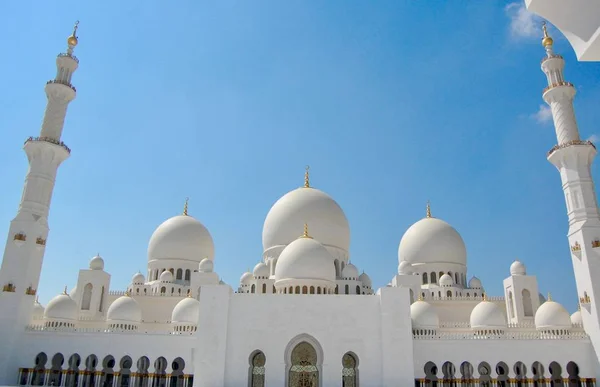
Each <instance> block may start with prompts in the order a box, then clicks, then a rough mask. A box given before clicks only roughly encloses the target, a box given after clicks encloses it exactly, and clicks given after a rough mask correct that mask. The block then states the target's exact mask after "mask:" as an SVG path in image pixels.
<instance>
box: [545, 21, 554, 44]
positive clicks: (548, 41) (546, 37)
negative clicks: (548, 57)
mask: <svg viewBox="0 0 600 387" xmlns="http://www.w3.org/2000/svg"><path fill="white" fill-rule="evenodd" d="M542 30H543V31H544V37H543V38H542V46H544V47H551V46H552V45H553V44H554V39H552V38H551V37H550V35H548V27H547V26H546V22H543V23H542Z"/></svg>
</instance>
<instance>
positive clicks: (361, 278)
mask: <svg viewBox="0 0 600 387" xmlns="http://www.w3.org/2000/svg"><path fill="white" fill-rule="evenodd" d="M358 280H359V281H360V282H362V284H363V286H367V287H369V288H370V287H371V286H372V282H371V277H369V275H368V274H367V273H362V274H361V275H359V276H358Z"/></svg>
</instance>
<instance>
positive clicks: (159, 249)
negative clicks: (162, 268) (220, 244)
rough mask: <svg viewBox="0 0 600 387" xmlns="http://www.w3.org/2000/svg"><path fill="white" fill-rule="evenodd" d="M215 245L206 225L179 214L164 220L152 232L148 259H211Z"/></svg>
mask: <svg viewBox="0 0 600 387" xmlns="http://www.w3.org/2000/svg"><path fill="white" fill-rule="evenodd" d="M214 256H215V246H214V244H213V240H212V237H211V235H210V233H209V232H208V230H207V229H206V227H204V225H203V224H202V223H200V222H199V221H198V220H196V219H194V218H192V217H191V216H187V215H178V216H174V217H172V218H170V219H167V220H166V221H165V222H163V223H162V224H161V225H160V226H158V228H157V229H156V230H155V231H154V233H153V234H152V237H151V238H150V243H149V244H148V261H153V260H169V259H177V260H187V261H194V262H200V261H202V260H203V259H204V258H208V259H210V260H211V261H212V260H213V259H214Z"/></svg>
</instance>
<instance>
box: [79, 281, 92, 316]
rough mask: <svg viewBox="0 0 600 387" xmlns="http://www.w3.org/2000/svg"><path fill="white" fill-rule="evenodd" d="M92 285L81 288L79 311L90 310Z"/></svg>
mask: <svg viewBox="0 0 600 387" xmlns="http://www.w3.org/2000/svg"><path fill="white" fill-rule="evenodd" d="M93 288H94V287H93V286H92V284H90V283H88V284H86V285H85V286H84V288H83V298H82V299H81V310H90V304H91V303H92V289H93Z"/></svg>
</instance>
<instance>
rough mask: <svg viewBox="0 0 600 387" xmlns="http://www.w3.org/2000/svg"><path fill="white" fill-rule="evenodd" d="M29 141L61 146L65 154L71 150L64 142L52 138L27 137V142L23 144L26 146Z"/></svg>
mask: <svg viewBox="0 0 600 387" xmlns="http://www.w3.org/2000/svg"><path fill="white" fill-rule="evenodd" d="M30 141H44V142H49V143H51V144H54V145H58V146H62V147H63V148H64V149H65V150H66V151H67V152H69V153H71V149H70V148H69V147H68V146H67V145H66V144H65V143H64V142H62V141H58V140H55V139H53V138H52V137H29V138H28V139H27V140H25V144H27V143H28V142H30Z"/></svg>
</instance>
